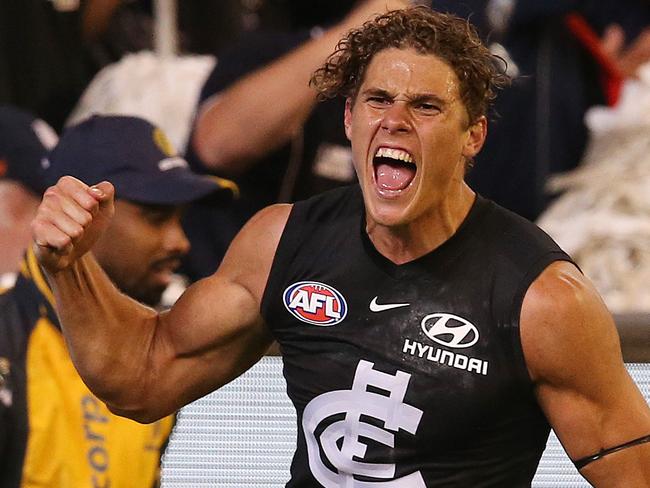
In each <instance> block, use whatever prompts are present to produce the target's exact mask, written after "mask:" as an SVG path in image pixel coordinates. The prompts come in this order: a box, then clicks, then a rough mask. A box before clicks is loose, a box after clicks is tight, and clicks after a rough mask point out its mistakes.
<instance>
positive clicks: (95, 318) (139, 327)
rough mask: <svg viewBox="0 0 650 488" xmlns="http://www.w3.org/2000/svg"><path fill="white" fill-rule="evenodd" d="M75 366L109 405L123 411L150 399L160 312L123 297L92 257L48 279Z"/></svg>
mask: <svg viewBox="0 0 650 488" xmlns="http://www.w3.org/2000/svg"><path fill="white" fill-rule="evenodd" d="M47 277H48V281H49V282H50V284H51V286H52V290H53V292H54V296H55V298H56V303H57V313H58V315H59V318H60V322H61V328H62V330H63V333H64V335H65V338H66V343H67V345H68V348H69V350H70V356H71V358H72V361H73V363H74V364H75V367H76V368H77V370H78V371H79V374H80V375H81V377H82V378H83V380H84V382H85V383H86V384H87V385H88V387H89V388H90V389H91V390H92V391H93V392H94V393H95V394H96V395H97V396H98V397H99V398H101V399H102V400H103V401H105V402H106V403H108V404H110V405H117V406H120V407H121V408H129V407H130V406H131V404H134V403H140V402H141V401H142V398H141V396H142V395H146V393H147V391H146V384H147V380H146V374H147V373H148V371H149V367H148V363H149V361H148V359H149V352H150V348H151V347H152V344H153V340H154V337H155V332H156V326H157V322H158V316H157V313H156V312H155V311H154V310H152V309H150V308H148V307H146V306H144V305H141V304H139V303H137V302H135V301H134V300H132V299H131V298H129V297H127V296H126V295H124V294H122V293H120V292H119V291H118V290H117V289H116V288H115V286H114V285H113V284H112V283H111V281H110V280H109V278H108V277H107V276H106V274H105V273H104V272H103V270H102V269H101V268H100V267H99V265H98V264H97V262H96V261H95V259H94V258H93V257H92V255H91V254H90V253H87V254H86V255H85V256H83V257H82V258H81V259H79V260H77V261H76V262H75V263H74V264H73V265H71V266H70V267H68V268H66V269H64V270H62V271H59V272H57V273H54V274H47Z"/></svg>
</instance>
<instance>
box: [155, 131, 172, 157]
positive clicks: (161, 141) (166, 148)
mask: <svg viewBox="0 0 650 488" xmlns="http://www.w3.org/2000/svg"><path fill="white" fill-rule="evenodd" d="M153 141H154V142H155V143H156V146H158V148H159V149H160V150H161V151H162V152H163V153H164V154H165V155H166V156H167V157H172V156H176V150H175V149H174V145H173V144H172V143H171V142H170V140H169V139H167V136H166V135H165V133H164V132H163V131H162V130H160V129H159V128H158V127H156V128H155V129H154V130H153Z"/></svg>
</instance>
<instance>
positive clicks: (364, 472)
mask: <svg viewBox="0 0 650 488" xmlns="http://www.w3.org/2000/svg"><path fill="white" fill-rule="evenodd" d="M373 366H374V364H373V363H371V362H368V361H364V360H361V361H359V364H358V365H357V369H356V372H355V375H354V380H353V383H352V389H350V390H338V391H330V392H327V393H323V394H322V395H319V396H317V397H316V398H314V399H313V400H312V401H311V402H309V404H308V405H307V407H306V408H305V412H304V415H303V419H302V428H303V431H304V434H305V439H306V441H307V452H308V455H309V467H310V469H311V472H312V474H313V475H314V478H316V480H317V481H318V482H319V483H320V484H321V485H323V486H324V487H325V488H338V487H341V486H345V487H348V488H362V487H363V488H370V487H377V488H424V487H425V484H424V480H423V479H422V475H421V474H420V472H419V471H416V472H414V473H411V474H409V475H406V476H403V477H401V478H395V464H392V463H384V464H381V463H366V462H363V461H357V460H355V459H354V458H357V459H363V458H364V457H365V455H366V451H367V448H368V446H367V445H366V444H364V443H363V442H361V440H360V437H363V438H366V439H372V440H373V441H376V442H378V443H381V444H383V445H385V446H388V447H391V448H392V447H395V434H394V432H397V431H399V430H400V429H402V430H405V431H406V432H409V433H410V434H413V435H415V433H416V431H417V428H418V425H419V423H420V419H421V418H422V413H423V412H422V410H420V409H418V408H415V407H413V406H412V405H407V404H406V403H404V396H405V395H406V390H407V388H408V384H409V381H410V379H411V375H410V374H408V373H405V372H403V371H397V372H396V373H395V375H391V374H386V373H382V372H381V371H377V370H375V369H373ZM369 386H370V387H373V388H375V389H379V390H381V391H383V392H385V393H386V394H380V393H373V392H372V391H367V390H368V387H369ZM340 414H344V415H345V417H344V418H343V419H341V420H336V421H333V422H331V423H330V424H329V425H326V426H325V428H324V429H319V427H322V426H321V423H323V422H324V421H325V420H326V419H328V418H330V417H332V416H333V415H339V416H340ZM362 416H366V417H372V418H375V419H378V420H381V421H383V423H384V427H383V428H381V427H377V426H375V425H372V424H369V423H367V422H364V421H363V420H362ZM317 431H319V432H321V433H320V435H319V437H318V438H317V437H316V432H317ZM321 449H322V452H323V454H324V456H325V457H326V458H327V461H329V465H328V464H325V463H324V462H323V460H322V459H321ZM330 466H333V467H334V470H332V469H331V468H330ZM354 476H364V477H366V478H371V479H373V480H376V481H359V480H357V479H355V478H354Z"/></svg>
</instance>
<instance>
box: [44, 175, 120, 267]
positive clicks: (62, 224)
mask: <svg viewBox="0 0 650 488" xmlns="http://www.w3.org/2000/svg"><path fill="white" fill-rule="evenodd" d="M114 194H115V189H114V188H113V185H111V184H110V183H109V182H107V181H104V182H102V183H99V184H97V185H94V186H92V187H91V186H88V185H86V184H85V183H83V182H82V181H79V180H78V179H76V178H73V177H72V176H64V177H63V178H61V179H60V180H59V181H58V182H57V183H56V185H54V186H51V187H50V188H48V189H47V190H46V191H45V194H44V195H43V201H42V202H41V204H40V206H39V207H38V211H37V213H36V217H34V220H33V221H32V237H33V239H34V251H35V253H36V257H37V258H38V260H39V262H40V263H41V265H42V266H43V267H44V268H45V269H46V270H47V271H49V272H56V271H60V270H62V269H64V268H67V267H68V266H70V265H71V264H72V263H74V262H75V261H76V260H77V259H78V258H80V257H81V256H83V255H84V254H85V253H86V252H87V251H88V250H89V249H90V248H91V247H92V246H93V244H94V243H95V242H96V241H97V239H98V238H99V236H100V235H101V234H102V233H103V232H104V230H106V227H107V226H108V224H109V222H110V220H111V218H112V217H113V212H114V204H113V199H114Z"/></svg>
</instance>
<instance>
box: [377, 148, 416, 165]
mask: <svg viewBox="0 0 650 488" xmlns="http://www.w3.org/2000/svg"><path fill="white" fill-rule="evenodd" d="M375 157H376V158H391V159H397V160H399V161H404V162H405V163H412V162H413V158H412V157H411V155H410V154H409V153H407V152H406V151H402V150H401V149H392V148H389V147H380V148H379V149H377V153H376V154H375Z"/></svg>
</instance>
